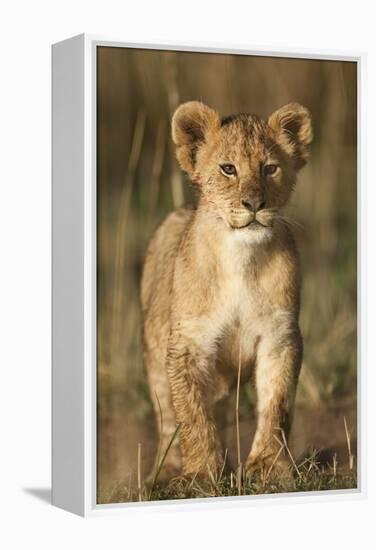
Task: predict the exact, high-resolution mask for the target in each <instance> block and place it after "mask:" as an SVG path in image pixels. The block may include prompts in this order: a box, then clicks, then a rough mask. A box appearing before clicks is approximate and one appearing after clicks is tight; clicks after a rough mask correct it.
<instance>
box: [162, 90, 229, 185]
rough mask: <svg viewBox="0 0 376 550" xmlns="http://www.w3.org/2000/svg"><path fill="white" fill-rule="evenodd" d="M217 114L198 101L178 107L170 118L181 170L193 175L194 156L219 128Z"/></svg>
mask: <svg viewBox="0 0 376 550" xmlns="http://www.w3.org/2000/svg"><path fill="white" fill-rule="evenodd" d="M220 125H221V123H220V119H219V116H218V114H217V113H216V112H215V111H213V109H210V107H208V106H207V105H205V104H204V103H201V102H200V101H188V102H187V103H183V104H182V105H180V107H178V108H177V109H176V111H175V113H174V115H173V117H172V139H173V141H174V143H175V145H176V157H177V159H178V161H179V164H180V166H181V168H182V169H183V170H184V171H185V172H187V173H188V174H189V175H190V176H192V175H193V173H194V169H195V162H196V154H197V151H198V149H199V147H200V146H201V145H202V144H203V143H205V141H206V140H207V139H209V138H210V136H211V135H213V134H214V133H215V132H216V131H217V130H218V129H219V128H220Z"/></svg>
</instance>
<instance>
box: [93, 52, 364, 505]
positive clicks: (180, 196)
mask: <svg viewBox="0 0 376 550" xmlns="http://www.w3.org/2000/svg"><path fill="white" fill-rule="evenodd" d="M192 99H198V100H201V101H203V102H205V103H207V104H208V105H209V106H211V107H213V108H214V109H216V110H218V112H219V113H220V115H221V116H225V115H229V114H235V113H239V112H250V113H256V114H258V115H259V116H261V117H263V118H267V117H268V115H269V114H271V113H272V112H273V111H274V110H275V109H277V108H279V107H281V106H282V105H283V104H285V103H288V102H290V101H297V102H300V103H302V104H303V105H305V106H306V107H308V108H309V110H310V111H311V114H312V118H313V124H314V132H315V140H314V144H313V147H312V154H311V159H310V161H309V163H308V164H307V166H306V167H305V168H303V170H302V172H301V173H300V177H299V181H298V185H297V188H296V191H295V193H294V195H293V197H292V200H291V204H290V206H289V208H288V214H289V216H290V218H291V219H292V220H293V221H294V222H297V224H296V228H295V236H296V239H297V242H298V246H299V249H300V254H301V259H302V270H303V290H302V308H301V316H300V323H301V329H302V332H303V337H304V347H305V351H304V362H303V368H302V373H301V377H300V381H299V387H298V394H297V409H296V413H295V419H294V423H293V429H292V434H291V439H290V447H291V449H292V452H293V454H294V456H296V457H304V456H305V455H308V454H309V453H311V452H312V450H313V449H316V450H317V451H318V452H319V456H320V460H321V461H322V463H323V464H324V463H326V462H330V461H332V460H333V456H335V457H336V460H337V461H338V467H339V468H341V467H347V466H348V457H349V445H350V446H351V454H354V455H356V389H357V388H356V346H357V341H356V326H357V325H356V300H357V294H356V287H357V279H356V252H357V251H356V211H357V203H356V201H357V192H356V188H357V186H356V182H357V178H356V173H357V165H356V148H357V67H356V64H355V63H352V62H339V61H317V60H300V59H287V58H272V57H256V56H243V55H227V54H226V55H224V54H204V53H187V52H166V51H158V50H141V49H140V50H136V49H126V48H110V47H100V48H98V63H97V197H98V200H97V221H98V225H97V227H98V229H97V231H98V233H97V239H98V249H97V270H98V271H97V298H98V301H97V324H98V339H97V358H98V386H97V387H98V401H97V403H98V405H97V406H98V501H99V502H106V501H108V499H109V495H111V494H112V492H113V489H114V487H115V486H117V485H118V484H119V483H120V484H121V483H124V484H126V483H132V480H134V479H135V476H136V475H137V456H138V448H139V444H141V445H140V449H141V471H142V472H143V473H145V474H146V473H147V472H148V469H149V468H150V466H151V465H152V463H153V460H154V457H155V453H156V449H157V443H158V442H157V437H156V434H157V428H156V420H155V418H154V413H153V410H152V406H151V402H150V399H149V394H148V387H147V384H146V376H145V372H144V369H143V362H142V343H141V317H140V303H139V285H140V276H141V271H142V263H143V257H144V253H145V249H146V246H147V243H148V241H149V239H150V237H151V235H152V233H153V231H154V230H155V229H156V227H157V226H158V225H159V223H160V222H161V221H162V220H163V219H164V217H165V216H166V214H167V213H168V212H170V211H171V210H172V209H174V208H175V207H178V206H181V205H182V204H184V203H186V202H192V201H193V200H194V197H193V194H192V191H191V189H190V188H189V184H188V182H187V181H186V178H185V176H184V175H183V174H182V173H181V172H180V169H179V168H178V166H177V163H176V160H175V155H174V150H173V147H172V142H171V138H170V119H171V115H172V113H173V111H174V110H175V108H176V107H177V106H178V105H179V104H180V103H181V102H184V101H188V100H192ZM254 402H255V395H254V392H253V390H252V388H251V387H247V388H244V389H243V390H242V394H241V408H240V420H241V436H242V441H244V444H243V445H242V450H243V452H244V454H246V453H247V452H248V447H249V445H250V441H251V437H252V434H253V431H254V414H253V413H252V410H253V405H254ZM229 415H230V417H231V418H230V422H229V425H230V427H229V432H228V434H227V436H226V437H227V440H228V444H229V447H230V448H231V447H234V442H235V430H232V429H231V421H233V424H234V422H235V417H234V413H233V410H231V411H229ZM250 415H251V420H250ZM344 419H346V425H347V434H346V430H345V426H344V424H345V422H344Z"/></svg>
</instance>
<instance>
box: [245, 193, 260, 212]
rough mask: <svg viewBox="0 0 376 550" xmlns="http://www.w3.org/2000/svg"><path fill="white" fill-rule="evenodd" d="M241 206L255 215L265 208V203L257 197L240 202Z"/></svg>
mask: <svg viewBox="0 0 376 550" xmlns="http://www.w3.org/2000/svg"><path fill="white" fill-rule="evenodd" d="M242 205H243V206H245V207H246V208H248V210H251V212H254V213H256V212H258V211H259V210H262V209H263V208H265V201H264V199H263V198H259V197H255V198H249V199H248V200H246V201H242Z"/></svg>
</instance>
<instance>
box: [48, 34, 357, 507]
mask: <svg viewBox="0 0 376 550" xmlns="http://www.w3.org/2000/svg"><path fill="white" fill-rule="evenodd" d="M363 73H364V57H363V55H361V54H346V55H345V54H342V53H338V52H335V53H333V52H296V51H281V52H276V51H266V50H263V51H260V50H255V49H252V47H250V46H247V47H243V48H240V47H237V48H232V47H231V46H228V45H207V44H201V45H192V44H191V45H189V44H184V45H182V44H164V45H157V44H153V45H152V44H127V43H122V42H120V41H113V40H104V39H100V38H96V37H91V36H87V35H80V36H77V37H74V38H70V39H68V40H66V41H63V42H60V43H58V44H55V45H54V46H53V48H52V99H53V104H52V167H53V168H52V188H53V193H52V207H53V266H52V268H53V357H52V366H53V380H52V410H53V418H52V466H53V468H52V470H53V471H52V495H53V497H52V498H53V503H54V504H55V505H57V506H59V507H62V508H64V509H66V510H69V511H72V512H75V513H77V514H80V515H84V516H86V515H91V514H98V513H111V512H113V511H114V510H117V511H118V510H119V509H123V508H124V509H130V508H133V509H134V508H139V507H141V508H142V507H143V506H149V507H154V506H157V505H160V504H162V503H163V504H168V505H169V506H184V505H189V506H192V505H195V506H226V505H229V504H230V505H231V506H250V505H257V504H259V503H260V502H264V503H265V502H268V500H269V499H270V498H273V499H274V500H278V501H280V502H284V501H285V500H286V499H289V501H290V502H291V499H320V498H321V499H324V500H325V499H339V498H359V497H360V496H362V495H364V493H365V488H366V481H365V434H364V422H365V419H364V411H365V395H364V385H365V372H364V368H363V360H362V353H361V351H362V349H363V347H364V346H363V329H362V326H363V320H364V315H365V313H364V307H365V304H364V300H363V293H364V258H363V255H362V238H361V237H362V223H363V221H362V220H363V219H364V216H363V217H362V209H363V208H364V190H363V189H364V187H363V185H362V179H363V171H362V166H363V160H362V155H363V153H362V136H363V114H364V113H363V101H362V97H363ZM361 329H362V330H361Z"/></svg>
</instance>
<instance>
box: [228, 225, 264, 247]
mask: <svg viewBox="0 0 376 550" xmlns="http://www.w3.org/2000/svg"><path fill="white" fill-rule="evenodd" d="M272 235H273V231H272V228H271V227H260V226H258V227H257V228H256V227H255V228H252V227H245V228H243V229H232V230H231V232H230V234H229V239H230V240H234V242H238V243H244V244H250V245H252V244H260V243H265V242H267V241H270V240H271V238H272Z"/></svg>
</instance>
